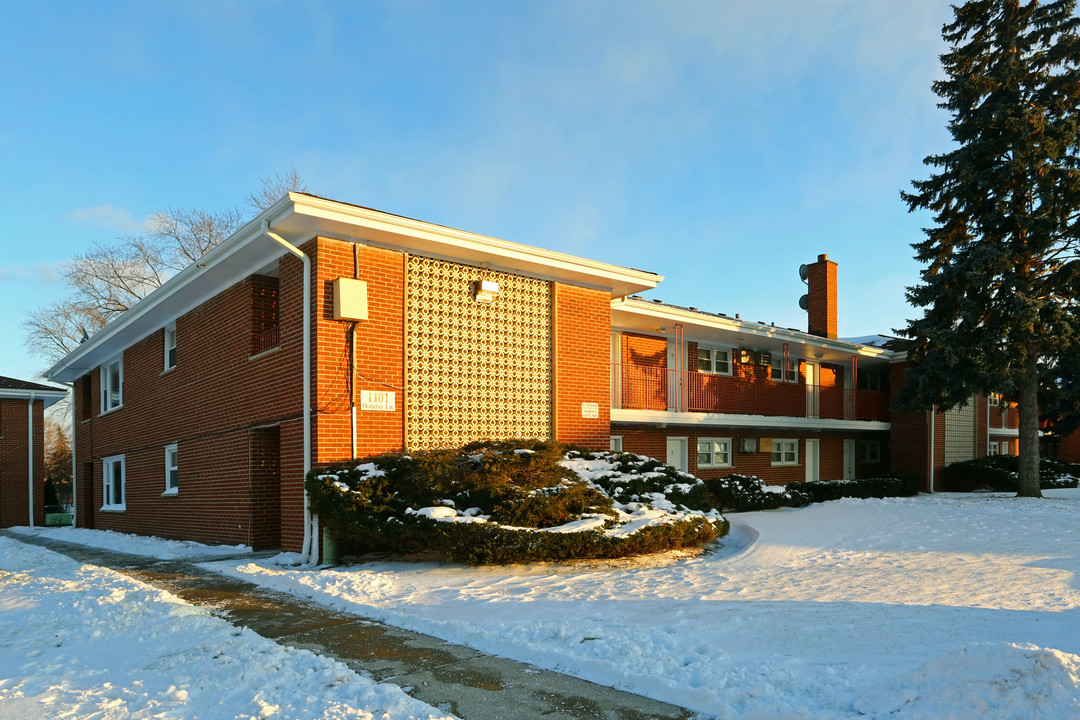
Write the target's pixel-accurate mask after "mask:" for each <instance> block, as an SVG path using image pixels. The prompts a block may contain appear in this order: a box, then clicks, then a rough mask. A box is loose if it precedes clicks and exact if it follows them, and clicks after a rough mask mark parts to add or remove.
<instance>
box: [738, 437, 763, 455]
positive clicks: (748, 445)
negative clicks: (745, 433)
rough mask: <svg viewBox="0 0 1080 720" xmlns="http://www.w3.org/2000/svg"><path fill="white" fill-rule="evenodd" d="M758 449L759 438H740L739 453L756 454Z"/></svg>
mask: <svg viewBox="0 0 1080 720" xmlns="http://www.w3.org/2000/svg"><path fill="white" fill-rule="evenodd" d="M757 447H758V443H757V438H745V437H744V438H739V452H741V453H756V452H757V451H758V450H757Z"/></svg>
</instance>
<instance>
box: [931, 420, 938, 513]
mask: <svg viewBox="0 0 1080 720" xmlns="http://www.w3.org/2000/svg"><path fill="white" fill-rule="evenodd" d="M935 435H937V405H931V406H930V492H931V493H933V492H935V490H934V465H935V464H936V463H937V456H936V455H935V454H934V436H935Z"/></svg>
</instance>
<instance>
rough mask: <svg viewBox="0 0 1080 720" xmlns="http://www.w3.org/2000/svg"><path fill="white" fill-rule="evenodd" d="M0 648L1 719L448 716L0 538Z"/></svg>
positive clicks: (119, 579) (140, 589)
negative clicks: (1, 649) (0, 649)
mask: <svg viewBox="0 0 1080 720" xmlns="http://www.w3.org/2000/svg"><path fill="white" fill-rule="evenodd" d="M79 537H86V536H85V535H80V536H79ZM110 539H112V540H115V538H110ZM157 542H159V543H160V542H163V541H160V540H158V541H157ZM121 545H122V543H121ZM117 549H119V548H117ZM0 648H3V651H2V652H0V717H5V718H26V719H27V720H31V719H36V718H55V717H76V718H128V717H143V718H149V717H187V718H225V717H228V718H271V717H280V718H305V720H306V719H308V718H327V719H329V718H356V719H366V718H380V719H382V720H397V719H404V718H444V717H447V716H446V715H445V714H444V713H441V712H440V711H438V710H436V709H435V708H432V707H431V706H429V705H427V704H425V703H422V702H420V701H418V700H414V699H412V698H410V697H409V696H408V695H406V694H405V693H404V692H402V691H401V689H400V688H398V687H397V686H395V685H377V684H375V683H372V682H371V681H370V680H367V679H364V678H362V677H359V676H357V675H356V674H355V673H354V672H352V671H351V670H349V669H348V668H347V667H345V666H344V665H342V664H340V663H338V662H335V661H332V660H327V659H325V658H322V657H319V656H317V655H313V654H312V653H310V652H308V651H306V650H297V649H294V648H287V647H282V646H280V645H278V644H276V643H274V642H272V641H270V640H267V639H265V638H262V637H260V636H259V635H257V634H255V633H254V632H252V631H251V630H247V629H241V628H237V627H234V626H232V625H230V624H229V623H227V622H226V621H224V620H221V619H219V618H215V617H213V616H212V615H210V614H209V613H208V612H207V611H205V610H203V609H200V608H195V607H192V606H190V605H187V604H186V603H184V602H183V601H181V600H179V599H177V598H176V597H175V596H173V595H171V594H169V593H166V592H164V591H161V590H157V589H155V588H152V587H150V586H148V585H144V584H142V583H139V582H136V581H134V580H131V579H129V578H126V577H125V576H123V575H120V574H118V573H115V572H112V571H110V570H106V569H103V568H98V567H94V566H92V565H81V564H80V563H77V562H75V561H74V560H71V559H69V558H67V557H65V556H63V555H59V554H57V553H54V552H51V551H49V550H45V549H42V548H38V547H34V546H31V545H25V544H23V543H20V542H16V541H14V540H11V539H9V538H2V537H0Z"/></svg>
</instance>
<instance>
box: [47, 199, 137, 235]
mask: <svg viewBox="0 0 1080 720" xmlns="http://www.w3.org/2000/svg"><path fill="white" fill-rule="evenodd" d="M64 217H66V218H67V219H68V220H73V221H75V222H79V223H88V224H90V225H97V226H99V227H106V228H111V229H113V230H119V231H120V232H124V233H140V232H145V231H146V230H147V229H149V227H150V218H149V217H145V218H143V219H142V220H136V219H135V217H134V216H133V215H132V214H131V211H130V210H128V209H127V208H118V207H115V206H113V205H112V203H107V204H105V205H95V206H94V207H86V208H78V209H76V210H72V211H71V212H69V213H67V214H66V215H65V216H64Z"/></svg>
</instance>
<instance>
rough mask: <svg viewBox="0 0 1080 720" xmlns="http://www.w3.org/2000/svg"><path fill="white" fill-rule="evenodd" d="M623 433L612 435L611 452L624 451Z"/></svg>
mask: <svg viewBox="0 0 1080 720" xmlns="http://www.w3.org/2000/svg"><path fill="white" fill-rule="evenodd" d="M622 451H623V449H622V435H612V436H611V452H622Z"/></svg>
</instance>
